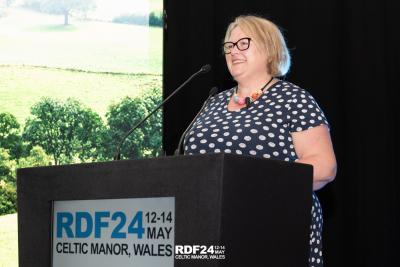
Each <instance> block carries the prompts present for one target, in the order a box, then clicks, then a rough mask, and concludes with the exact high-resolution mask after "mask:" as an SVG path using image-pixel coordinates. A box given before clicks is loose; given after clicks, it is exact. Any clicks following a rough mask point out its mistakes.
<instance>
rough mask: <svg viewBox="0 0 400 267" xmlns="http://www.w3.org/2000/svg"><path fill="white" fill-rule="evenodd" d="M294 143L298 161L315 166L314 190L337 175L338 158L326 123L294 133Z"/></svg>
mask: <svg viewBox="0 0 400 267" xmlns="http://www.w3.org/2000/svg"><path fill="white" fill-rule="evenodd" d="M292 139H293V145H294V149H295V151H296V154H297V156H298V160H296V162H300V163H307V164H311V165H313V167H314V182H313V188H314V190H315V191H316V190H319V189H321V188H322V187H324V186H325V185H326V184H327V183H329V182H331V181H333V179H335V176H336V158H335V153H334V151H333V146H332V141H331V136H330V134H329V130H328V127H327V126H326V125H320V126H317V127H314V128H311V129H308V130H305V131H301V132H293V133H292Z"/></svg>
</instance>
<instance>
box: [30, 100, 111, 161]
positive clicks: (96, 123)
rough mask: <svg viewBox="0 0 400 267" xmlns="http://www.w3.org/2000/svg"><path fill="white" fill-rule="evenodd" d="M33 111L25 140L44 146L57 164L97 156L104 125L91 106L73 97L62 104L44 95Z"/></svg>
mask: <svg viewBox="0 0 400 267" xmlns="http://www.w3.org/2000/svg"><path fill="white" fill-rule="evenodd" d="M31 114H32V115H33V117H32V118H29V119H28V120H27V121H26V124H25V128H24V132H23V139H24V140H25V141H27V142H29V143H30V145H31V146H35V145H38V146H41V147H42V148H43V149H44V150H45V151H46V153H47V154H48V155H51V156H52V157H53V161H54V164H55V165H58V164H60V163H71V162H75V161H76V160H77V159H80V160H81V161H85V160H90V161H94V160H95V159H96V156H97V151H98V148H99V146H101V141H99V139H100V138H101V132H102V131H103V130H104V125H103V122H102V120H101V118H100V117H99V116H98V115H97V114H95V113H94V112H92V111H91V110H90V109H88V108H84V107H83V106H82V105H81V104H80V103H79V102H78V101H76V100H73V99H68V100H67V101H66V102H65V103H62V102H59V101H56V100H53V99H50V98H44V99H42V100H41V101H39V102H38V103H37V104H35V105H34V106H33V107H32V109H31Z"/></svg>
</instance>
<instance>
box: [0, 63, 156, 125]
mask: <svg viewBox="0 0 400 267" xmlns="http://www.w3.org/2000/svg"><path fill="white" fill-rule="evenodd" d="M0 75H2V77H1V78H0V112H4V111H7V112H10V113H11V114H13V115H14V116H15V117H16V118H17V120H18V121H19V122H20V123H21V124H23V123H24V122H25V119H26V118H27V117H28V116H29V114H30V108H31V106H32V105H33V104H34V103H36V102H38V101H39V99H40V98H42V97H45V96H47V97H52V98H55V99H59V100H66V99H67V98H69V97H73V98H75V99H78V100H79V101H80V102H82V103H83V104H84V105H85V106H87V107H90V108H91V109H92V110H94V111H95V112H97V113H98V114H99V115H100V116H102V117H103V118H105V113H106V112H107V108H108V107H109V105H110V104H111V103H113V102H118V101H120V100H121V98H123V97H125V96H132V97H134V96H136V95H138V94H139V93H141V92H142V90H145V89H148V88H152V87H156V88H160V90H161V86H162V76H161V75H152V74H129V75H128V74H106V73H87V72H80V71H73V70H60V69H52V68H43V67H28V66H27V67H24V66H0Z"/></svg>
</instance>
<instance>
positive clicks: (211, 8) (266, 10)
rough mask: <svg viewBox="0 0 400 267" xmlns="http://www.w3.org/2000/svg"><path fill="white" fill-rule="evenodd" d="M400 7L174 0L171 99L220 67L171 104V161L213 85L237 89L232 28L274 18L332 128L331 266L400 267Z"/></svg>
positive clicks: (167, 42)
mask: <svg viewBox="0 0 400 267" xmlns="http://www.w3.org/2000/svg"><path fill="white" fill-rule="evenodd" d="M396 2H397V1H395V0H393V1H382V0H365V1H363V0H353V1H344V0H325V1H320V0H304V1H288V0H279V1H260V0H254V1H249V0H247V1H244V0H231V1H226V0H220V1H217V0H215V1H206V0H202V1H187V0H164V7H165V10H166V14H167V20H166V21H167V23H166V27H165V28H166V29H165V32H164V94H165V95H168V94H169V93H171V92H172V91H173V90H174V89H175V88H176V87H177V86H178V85H179V84H180V83H182V82H183V81H184V80H185V79H186V78H187V77H189V76H190V75H191V74H192V73H194V72H195V71H197V70H198V69H199V68H200V67H201V66H202V65H204V64H207V63H208V64H211V65H212V66H213V70H212V72H211V73H208V74H206V75H204V76H201V77H198V78H196V80H195V81H193V82H192V83H191V84H189V86H187V87H186V88H185V89H184V91H182V92H180V93H179V95H178V96H177V97H176V98H174V99H173V100H172V101H171V102H170V103H168V104H167V105H166V106H165V108H164V148H165V149H166V151H167V154H172V153H173V150H174V149H175V147H176V145H177V143H178V139H179V136H180V134H181V133H182V132H183V130H184V128H185V127H186V126H187V124H188V123H189V122H190V121H191V119H192V118H193V117H194V115H195V114H196V112H197V111H198V109H199V108H200V106H201V104H202V102H203V101H204V100H205V99H206V97H207V95H208V91H209V90H210V88H211V87H212V86H215V85H217V86H218V87H219V89H220V91H221V90H224V89H226V88H228V87H229V86H232V85H233V82H232V79H231V78H230V76H229V73H228V71H227V68H226V67H225V62H224V57H223V56H222V55H221V52H220V51H221V50H220V44H221V42H222V39H223V37H224V33H225V29H226V27H227V25H228V23H229V22H230V21H231V20H232V19H233V18H234V17H235V16H237V15H239V14H249V13H251V14H259V15H262V16H266V17H268V18H269V19H271V20H272V21H274V22H275V23H277V24H278V25H279V26H280V27H281V28H282V29H283V32H284V34H285V36H286V39H287V43H288V46H289V48H290V50H291V54H292V56H293V64H292V68H291V72H290V73H289V74H288V75H287V76H286V79H287V80H289V81H291V82H293V83H295V84H297V85H299V86H301V87H303V88H305V89H307V90H308V91H309V92H311V94H312V95H314V97H315V98H316V99H317V101H318V102H319V104H320V106H321V107H322V109H323V110H324V112H325V114H326V116H327V117H328V120H329V121H330V123H331V126H332V129H331V135H332V139H333V142H334V147H335V152H336V156H337V160H338V175H337V177H336V180H335V181H334V183H332V184H329V185H328V186H327V187H325V188H324V189H322V190H320V191H318V192H317V194H318V196H319V197H320V199H321V202H322V206H323V211H324V219H325V221H324V256H325V266H328V267H329V266H374V267H376V266H400V259H399V255H398V252H399V251H400V250H399V249H398V248H397V243H398V242H399V237H400V236H399V229H398V228H399V227H400V224H399V213H400V204H399V203H400V200H399V190H400V187H399V179H400V176H399V171H398V170H399V166H398V165H399V164H396V163H397V162H396V156H397V154H398V149H399V132H398V128H396V125H397V124H398V123H399V104H398V101H397V98H396V97H395V91H396V90H398V89H399V86H398V85H397V84H398V83H397V79H396V78H397V77H396V74H398V73H399V50H400V48H399V45H400V42H399V36H398V35H399V34H400V30H399V28H398V26H396V24H398V23H396V19H397V18H398V17H400V9H399V8H398V6H397V3H396Z"/></svg>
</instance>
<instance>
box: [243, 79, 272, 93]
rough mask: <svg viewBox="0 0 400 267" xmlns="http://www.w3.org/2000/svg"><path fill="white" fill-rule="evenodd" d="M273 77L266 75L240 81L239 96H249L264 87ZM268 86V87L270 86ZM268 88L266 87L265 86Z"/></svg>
mask: <svg viewBox="0 0 400 267" xmlns="http://www.w3.org/2000/svg"><path fill="white" fill-rule="evenodd" d="M271 78H272V76H271V75H266V76H264V77H260V78H258V79H248V80H246V81H238V85H237V86H238V91H237V93H238V95H239V96H249V95H251V94H252V93H253V92H254V91H256V90H259V89H262V88H263V86H264V85H265V84H266V83H267V82H268V81H269V80H270V79H271ZM273 83H274V81H273V80H272V81H271V82H270V83H269V85H268V87H270V86H271V85H272V84H273ZM268 87H267V88H268ZM264 89H266V88H264Z"/></svg>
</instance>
